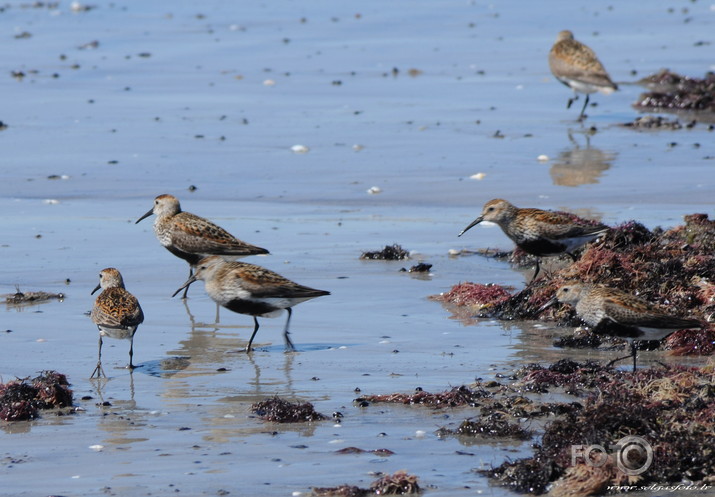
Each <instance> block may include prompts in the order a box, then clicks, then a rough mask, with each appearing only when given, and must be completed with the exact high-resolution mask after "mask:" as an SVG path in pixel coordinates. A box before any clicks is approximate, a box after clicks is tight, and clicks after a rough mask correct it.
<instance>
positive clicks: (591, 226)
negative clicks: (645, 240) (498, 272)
mask: <svg viewBox="0 0 715 497" xmlns="http://www.w3.org/2000/svg"><path fill="white" fill-rule="evenodd" d="M482 221H491V222H493V223H496V224H498V225H499V227H500V228H501V229H502V231H503V232H504V234H505V235H506V236H508V237H509V238H511V240H512V241H513V242H514V243H516V245H517V247H519V248H520V249H522V250H523V251H524V252H526V253H529V254H531V255H535V256H536V257H537V259H536V271H535V272H534V276H533V277H532V280H534V279H536V276H537V275H538V274H539V269H540V267H539V259H538V258H539V257H550V256H556V255H561V254H567V255H568V256H570V257H571V259H572V260H573V261H576V256H575V255H574V254H573V251H575V250H576V249H578V248H579V247H581V246H583V245H585V244H586V243H588V242H590V241H591V240H594V239H596V238H598V237H599V236H600V235H602V234H604V233H605V232H606V231H608V230H609V229H610V228H609V227H608V226H606V225H605V224H600V223H596V222H593V221H588V220H585V219H581V218H579V217H577V216H575V215H572V214H566V213H562V212H552V211H544V210H541V209H521V208H519V207H516V206H514V205H513V204H511V203H509V202H507V201H506V200H503V199H500V198H495V199H492V200H490V201H489V202H487V203H486V204H484V208H483V209H482V215H481V216H479V217H478V218H477V219H475V220H474V221H472V222H471V223H470V224H469V226H467V227H466V228H464V229H463V230H462V231H461V232H460V233H459V235H458V236H462V235H463V234H464V233H466V232H467V231H469V230H470V229H471V228H472V227H474V226H476V225H477V224H479V223H481V222H482Z"/></svg>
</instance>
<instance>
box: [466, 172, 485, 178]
mask: <svg viewBox="0 0 715 497" xmlns="http://www.w3.org/2000/svg"><path fill="white" fill-rule="evenodd" d="M485 176H486V173H477V174H472V175H471V176H470V177H469V179H476V180H483V179H484V177H485Z"/></svg>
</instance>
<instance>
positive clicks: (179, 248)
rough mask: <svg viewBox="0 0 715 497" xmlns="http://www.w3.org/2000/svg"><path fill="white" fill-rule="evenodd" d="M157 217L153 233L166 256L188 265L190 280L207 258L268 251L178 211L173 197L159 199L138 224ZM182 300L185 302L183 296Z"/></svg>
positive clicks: (175, 199) (206, 221)
mask: <svg viewBox="0 0 715 497" xmlns="http://www.w3.org/2000/svg"><path fill="white" fill-rule="evenodd" d="M152 214H156V220H155V221H154V233H155V234H156V237H157V238H158V239H159V243H161V244H162V246H164V247H165V248H166V249H167V250H168V251H169V252H171V253H172V254H174V255H175V256H177V257H180V258H181V259H184V260H185V261H186V262H188V263H189V278H191V276H192V275H193V274H194V266H195V265H196V263H197V262H199V261H200V260H201V259H203V258H204V257H207V256H209V255H222V256H226V257H228V258H234V259H235V258H238V257H245V256H248V255H258V254H267V253H268V250H266V249H264V248H261V247H256V246H255V245H251V244H250V243H246V242H244V241H241V240H239V239H238V238H236V237H235V236H233V235H232V234H230V233H229V232H228V231H226V230H225V229H223V228H221V227H220V226H217V225H215V224H214V223H212V222H211V221H209V220H208V219H204V218H203V217H199V216H196V215H194V214H191V213H190V212H184V211H182V210H181V205H180V204H179V199H177V198H176V197H174V196H173V195H166V194H164V195H159V196H158V197H156V198H155V199H154V206H153V207H152V208H151V209H150V210H149V211H148V212H147V213H146V214H144V215H143V216H142V217H140V218H139V219H137V221H136V223H134V224H137V223H139V221H141V220H143V219H145V218H147V217H149V216H151V215H152ZM187 291H188V287H187V288H186V291H185V292H184V295H183V298H186V292H187Z"/></svg>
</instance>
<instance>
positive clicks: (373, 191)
mask: <svg viewBox="0 0 715 497" xmlns="http://www.w3.org/2000/svg"><path fill="white" fill-rule="evenodd" d="M367 193H369V194H370V195H377V194H378V193H382V188H380V187H379V186H371V187H370V188H368V189H367Z"/></svg>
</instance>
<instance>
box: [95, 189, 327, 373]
mask: <svg viewBox="0 0 715 497" xmlns="http://www.w3.org/2000/svg"><path fill="white" fill-rule="evenodd" d="M152 214H154V215H156V220H155V221H154V233H155V234H156V237H157V238H158V239H159V242H160V243H161V244H162V245H163V246H164V247H166V249H167V250H168V251H169V252H171V253H172V254H174V255H175V256H177V257H180V258H181V259H184V260H185V261H186V262H188V263H189V278H188V280H187V281H186V283H184V284H183V285H182V286H181V287H180V288H179V289H178V290H176V292H174V295H172V297H173V296H175V295H176V294H178V293H179V292H180V291H181V290H184V298H185V297H186V292H187V291H188V289H189V286H190V285H191V284H192V283H194V282H195V281H197V280H201V281H203V282H204V285H205V288H206V293H208V295H209V297H211V299H213V300H214V301H215V302H216V303H217V304H218V305H221V306H223V307H225V308H226V309H229V310H231V311H234V312H238V313H240V314H247V315H249V316H253V322H254V328H253V334H252V335H251V338H250V339H249V341H248V345H246V352H250V351H251V350H252V349H251V345H252V344H253V339H254V338H255V336H256V333H257V332H258V328H259V325H258V317H276V316H277V315H278V314H280V312H281V311H282V310H283V309H285V310H286V311H287V312H288V318H287V319H286V323H285V327H284V328H283V338H284V339H285V343H286V347H287V348H288V349H290V350H293V349H295V347H294V346H293V342H292V341H291V339H290V336H289V330H288V328H289V326H290V319H291V316H292V309H291V308H292V307H293V306H295V305H297V304H299V303H301V302H305V301H306V300H310V299H313V298H316V297H320V296H323V295H330V292H328V291H325V290H317V289H315V288H310V287H307V286H304V285H301V284H299V283H296V282H294V281H291V280H289V279H288V278H284V277H283V276H281V275H280V274H278V273H275V272H273V271H271V270H269V269H266V268H264V267H261V266H257V265H255V264H247V263H244V262H237V261H233V260H230V259H235V258H238V257H245V256H249V255H258V254H267V253H268V250H266V249H264V248H261V247H256V246H255V245H251V244H249V243H246V242H244V241H242V240H239V239H238V238H236V237H234V236H233V235H231V234H230V233H229V232H227V231H226V230H224V229H223V228H221V227H220V226H217V225H216V224H214V223H212V222H211V221H209V220H208V219H204V218H202V217H199V216H196V215H194V214H191V213H189V212H183V211H182V210H181V205H180V203H179V200H178V199H177V198H176V197H174V196H172V195H159V196H158V197H156V198H155V199H154V206H153V207H152V209H151V210H149V212H147V213H146V214H144V215H143V216H142V217H140V218H139V219H138V220H137V221H136V222H137V223H139V221H141V220H143V219H145V218H147V217H149V216H151V215H152ZM194 269H195V270H196V272H194ZM99 288H102V293H101V294H100V295H99V297H97V300H95V302H94V307H93V309H92V312H91V313H90V317H91V318H92V321H93V322H94V323H95V324H96V325H97V327H98V328H99V352H98V357H97V366H96V367H95V369H94V372H93V373H92V375H91V377H92V378H93V377H95V376H97V377H102V376H104V377H106V374H105V372H104V369H103V368H102V337H104V336H107V337H110V338H124V339H129V340H130V346H129V366H128V367H129V370H130V371H131V370H133V369H134V364H133V362H132V358H133V350H134V334H135V333H136V331H137V327H138V326H139V325H140V324H141V323H142V322H143V321H144V313H143V312H142V309H141V306H140V305H139V301H138V300H137V299H136V297H134V295H132V294H131V293H129V292H128V291H127V290H126V289H125V287H124V281H123V279H122V275H121V274H120V273H119V271H117V270H116V269H115V268H106V269H103V270H102V271H100V273H99V286H98V287H97V288H95V290H94V291H97V290H98V289H99ZM94 291H93V292H92V293H94Z"/></svg>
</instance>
